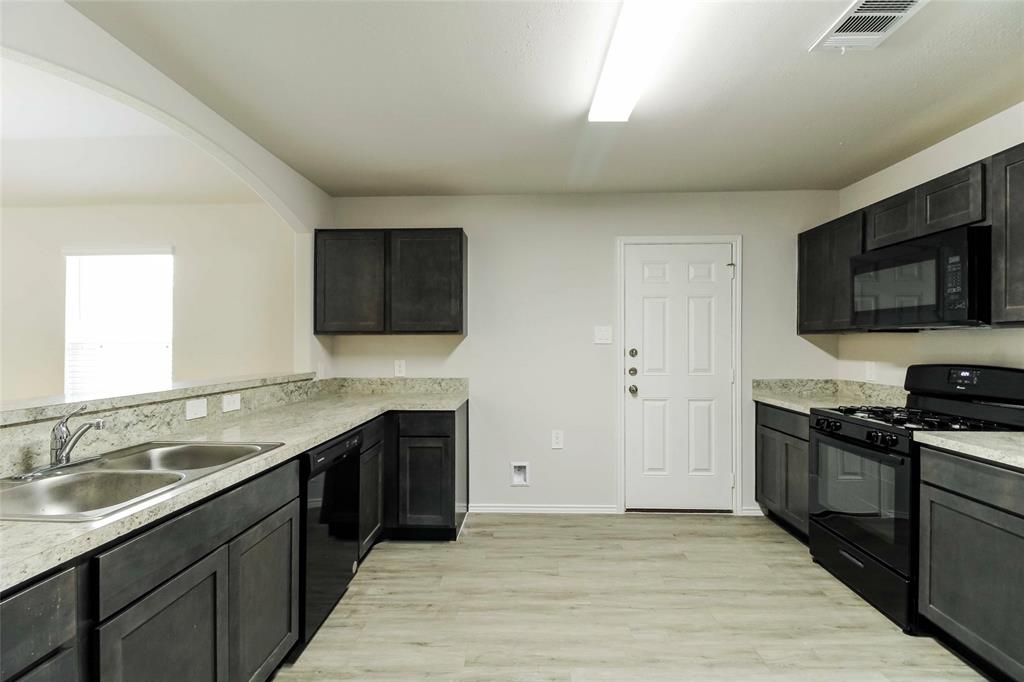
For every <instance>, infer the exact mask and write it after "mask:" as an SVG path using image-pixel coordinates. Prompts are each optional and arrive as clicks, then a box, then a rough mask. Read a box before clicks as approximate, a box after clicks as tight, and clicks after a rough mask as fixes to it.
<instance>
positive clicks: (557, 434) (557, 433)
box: [551, 429, 565, 450]
mask: <svg viewBox="0 0 1024 682" xmlns="http://www.w3.org/2000/svg"><path fill="white" fill-rule="evenodd" d="M564 447H565V431H562V430H561V429H554V430H552V431H551V449H552V450H561V449H563V448H564Z"/></svg>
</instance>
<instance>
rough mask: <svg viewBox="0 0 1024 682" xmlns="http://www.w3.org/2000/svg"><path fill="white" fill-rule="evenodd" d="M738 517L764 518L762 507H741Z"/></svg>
mask: <svg viewBox="0 0 1024 682" xmlns="http://www.w3.org/2000/svg"><path fill="white" fill-rule="evenodd" d="M737 516H764V512H763V511H761V508H760V507H741V508H740V511H739V514H737Z"/></svg>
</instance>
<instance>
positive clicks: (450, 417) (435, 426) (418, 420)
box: [398, 412, 455, 437]
mask: <svg viewBox="0 0 1024 682" xmlns="http://www.w3.org/2000/svg"><path fill="white" fill-rule="evenodd" d="M454 433H455V415H454V413H452V412H403V413H402V414H400V415H398V435H400V436H413V437H418V436H423V437H430V436H451V435H453V434H454Z"/></svg>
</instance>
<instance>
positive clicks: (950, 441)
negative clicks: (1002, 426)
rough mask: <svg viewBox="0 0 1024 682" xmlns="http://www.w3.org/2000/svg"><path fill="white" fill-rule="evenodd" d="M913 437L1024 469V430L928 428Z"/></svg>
mask: <svg viewBox="0 0 1024 682" xmlns="http://www.w3.org/2000/svg"><path fill="white" fill-rule="evenodd" d="M914 440H916V441H917V442H918V443H922V444H924V445H932V446H935V447H937V448H942V449H943V450H949V451H951V452H955V453H958V454H962V455H967V456H969V457H974V458H976V459H981V460H985V461H987V462H992V463H993V464H998V465H1001V466H1006V467H1013V468H1015V469H1020V470H1022V471H1024V431H1010V432H1007V431H981V432H978V431H975V432H968V433H965V432H963V431H927V432H918V433H915V434H914Z"/></svg>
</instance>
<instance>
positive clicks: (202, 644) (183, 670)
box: [99, 547, 229, 682]
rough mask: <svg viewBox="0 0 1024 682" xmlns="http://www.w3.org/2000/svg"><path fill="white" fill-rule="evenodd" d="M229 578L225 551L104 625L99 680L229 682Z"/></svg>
mask: <svg viewBox="0 0 1024 682" xmlns="http://www.w3.org/2000/svg"><path fill="white" fill-rule="evenodd" d="M228 572H229V561H228V548H227V547H221V548H220V549H218V550H217V551H215V552H213V553H212V554H210V555H208V556H207V557H205V558H203V559H201V560H199V561H198V562H196V563H195V564H193V565H192V566H191V567H189V568H187V569H185V570H184V571H182V572H181V573H179V574H178V575H177V576H175V577H174V578H172V579H171V580H169V581H167V582H166V583H164V584H163V585H162V586H160V587H158V588H157V589H155V590H154V591H153V592H151V593H150V594H148V595H147V596H145V597H143V598H142V599H140V600H139V601H137V602H135V603H134V604H133V605H132V606H130V607H128V608H127V609H126V610H125V611H123V612H122V613H120V614H119V615H117V616H115V617H113V618H111V619H110V620H108V621H107V622H106V623H104V624H103V625H101V626H100V627H99V659H100V660H99V673H100V679H102V680H105V681H106V682H122V681H124V682H130V681H133V680H147V681H149V682H180V680H192V681H194V682H199V681H201V680H218V681H222V682H227V680H228Z"/></svg>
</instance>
